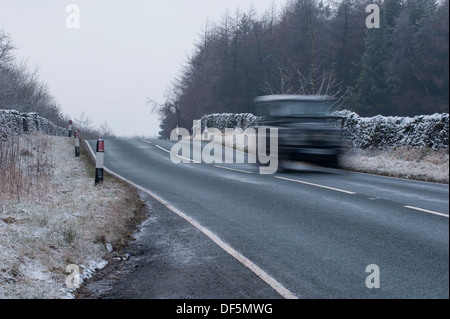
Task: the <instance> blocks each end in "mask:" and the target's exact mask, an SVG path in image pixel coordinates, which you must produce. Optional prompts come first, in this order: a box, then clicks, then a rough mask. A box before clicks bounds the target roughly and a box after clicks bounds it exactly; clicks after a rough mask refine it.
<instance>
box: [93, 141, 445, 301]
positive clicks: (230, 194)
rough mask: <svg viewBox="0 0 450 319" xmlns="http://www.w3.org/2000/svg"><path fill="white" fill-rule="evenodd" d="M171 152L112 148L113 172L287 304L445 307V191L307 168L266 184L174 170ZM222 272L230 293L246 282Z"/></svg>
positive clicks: (162, 144) (139, 144) (243, 176)
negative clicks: (374, 301)
mask: <svg viewBox="0 0 450 319" xmlns="http://www.w3.org/2000/svg"><path fill="white" fill-rule="evenodd" d="M174 143H175V142H172V141H166V140H138V139H111V140H107V141H105V168H107V169H108V170H109V171H111V172H112V173H114V174H116V175H118V176H120V177H121V178H123V179H126V180H127V181H129V182H130V183H132V184H134V185H135V186H136V187H138V188H139V189H141V190H144V191H146V192H147V194H150V195H151V196H152V197H154V198H155V199H156V200H158V201H159V202H161V203H162V204H164V206H165V207H167V208H168V209H169V210H170V211H172V212H173V213H175V214H177V215H179V216H181V217H182V218H184V219H185V220H186V221H187V222H189V223H190V224H191V225H193V226H194V227H196V228H198V229H199V230H200V231H202V232H203V233H204V234H205V235H206V236H208V237H209V239H211V240H212V241H213V242H214V243H215V244H217V245H218V246H219V247H220V249H223V250H224V251H225V252H226V253H228V254H230V255H232V256H233V257H234V258H232V260H233V262H234V263H240V264H241V265H243V266H244V267H246V268H247V269H249V270H250V271H251V273H253V274H256V275H257V276H258V277H259V278H261V279H262V280H263V282H264V285H268V286H270V287H271V288H272V289H273V291H276V293H277V294H278V296H279V297H282V298H426V299H429V298H445V299H448V298H449V276H448V274H449V219H448V216H449V187H448V185H442V184H435V183H425V182H417V181H409V180H403V179H397V178H388V177H382V176H375V175H370V174H361V173H354V172H345V171H340V170H332V169H321V168H313V167H306V166H301V165H293V166H292V168H293V170H292V171H289V172H283V173H275V174H271V175H261V174H259V173H258V167H257V166H255V165H253V164H247V163H246V164H236V163H228V164H225V163H217V164H216V163H212V164H205V163H196V162H193V161H191V163H189V164H186V163H180V164H175V163H173V162H172V161H171V159H170V154H169V153H170V150H171V148H172V146H173V145H174ZM89 144H90V147H91V149H93V150H95V141H89ZM214 247H217V246H214ZM221 267H222V268H223V273H224V276H228V275H229V281H243V282H244V281H245V280H247V279H246V278H236V276H237V275H236V274H235V273H232V272H230V273H229V274H228V273H227V269H228V268H227V267H228V265H227V264H224V265H221ZM230 267H231V266H230ZM272 289H271V290H272ZM205 297H206V298H207V296H205ZM249 297H250V298H266V297H268V296H267V295H262V296H261V295H258V294H257V292H256V291H255V295H251V296H249Z"/></svg>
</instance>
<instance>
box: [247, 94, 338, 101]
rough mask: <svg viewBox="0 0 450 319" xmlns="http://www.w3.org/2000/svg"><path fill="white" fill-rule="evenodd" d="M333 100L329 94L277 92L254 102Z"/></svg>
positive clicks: (258, 98) (260, 97) (259, 97)
mask: <svg viewBox="0 0 450 319" xmlns="http://www.w3.org/2000/svg"><path fill="white" fill-rule="evenodd" d="M330 100H333V98H332V97H331V96H328V95H295V94H277V95H263V96H258V97H256V98H255V99H254V102H257V103H264V102H274V101H330Z"/></svg>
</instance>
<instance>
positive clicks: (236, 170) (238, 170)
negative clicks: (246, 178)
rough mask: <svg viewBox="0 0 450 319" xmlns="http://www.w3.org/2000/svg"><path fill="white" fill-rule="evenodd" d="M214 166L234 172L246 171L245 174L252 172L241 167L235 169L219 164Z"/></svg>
mask: <svg viewBox="0 0 450 319" xmlns="http://www.w3.org/2000/svg"><path fill="white" fill-rule="evenodd" d="M214 167H217V168H223V169H227V170H230V171H235V172H241V173H246V174H253V172H250V171H244V170H242V169H237V168H231V167H225V166H220V165H214Z"/></svg>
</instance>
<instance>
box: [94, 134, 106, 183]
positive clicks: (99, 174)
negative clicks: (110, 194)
mask: <svg viewBox="0 0 450 319" xmlns="http://www.w3.org/2000/svg"><path fill="white" fill-rule="evenodd" d="M104 152H105V141H104V140H102V139H99V140H97V153H96V161H95V185H97V184H103V159H104V155H105V153H104Z"/></svg>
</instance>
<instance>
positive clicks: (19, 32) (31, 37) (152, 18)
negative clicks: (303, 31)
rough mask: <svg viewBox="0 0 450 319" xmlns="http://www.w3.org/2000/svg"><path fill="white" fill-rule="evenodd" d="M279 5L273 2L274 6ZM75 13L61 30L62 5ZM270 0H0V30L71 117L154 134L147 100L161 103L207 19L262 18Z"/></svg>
mask: <svg viewBox="0 0 450 319" xmlns="http://www.w3.org/2000/svg"><path fill="white" fill-rule="evenodd" d="M285 2H286V1H285V0H282V1H280V0H278V1H276V2H275V3H276V5H277V7H278V8H281V7H282V6H284V4H285ZM72 3H73V4H76V5H77V6H78V7H79V9H80V28H79V29H69V28H67V27H66V19H67V17H68V16H69V13H66V7H67V5H69V4H72ZM272 3H274V0H222V1H217V0H164V1H163V0H160V1H155V0H146V1H145V0H71V1H66V0H0V28H1V29H4V30H5V31H6V32H7V33H9V34H10V35H11V37H12V40H13V42H14V44H15V45H16V47H17V48H18V50H17V51H16V56H17V57H18V58H19V59H27V60H28V64H29V66H30V67H35V66H38V68H39V74H40V77H41V79H42V80H43V81H44V82H46V83H47V84H48V85H49V86H50V90H51V93H52V94H53V95H54V96H55V98H56V99H57V100H58V102H59V103H60V104H61V106H62V109H63V113H64V114H68V115H69V116H71V117H73V118H75V117H79V115H80V114H81V113H82V112H85V113H86V115H88V116H89V117H90V118H91V119H92V120H93V121H94V125H96V126H98V125H100V124H101V123H103V122H104V121H106V122H107V123H108V124H109V125H110V126H111V128H112V129H113V130H114V132H115V133H116V134H119V135H127V136H130V135H133V134H141V135H156V134H157V132H158V131H159V122H158V120H157V116H156V115H151V114H150V108H149V106H147V105H145V102H146V100H147V98H152V99H154V100H156V101H158V102H164V94H165V93H166V91H167V89H168V87H169V84H170V81H171V80H173V78H174V77H175V76H176V75H177V74H178V72H179V71H180V69H181V66H182V64H183V62H184V61H185V60H186V57H187V56H188V55H189V54H190V53H191V52H192V50H193V45H194V42H195V41H196V40H197V39H198V35H199V33H200V32H201V30H202V29H203V28H204V26H205V24H206V21H207V19H209V20H210V21H219V19H220V18H221V17H222V16H223V15H224V14H225V12H226V10H227V9H228V11H229V13H230V14H233V13H234V12H235V11H236V9H237V8H240V9H241V10H243V11H246V10H248V8H250V6H251V5H252V4H253V6H254V7H255V8H256V9H257V12H258V13H260V14H261V13H263V12H264V11H266V10H267V9H268V8H269V7H271V6H272Z"/></svg>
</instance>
